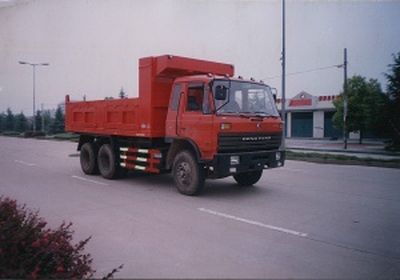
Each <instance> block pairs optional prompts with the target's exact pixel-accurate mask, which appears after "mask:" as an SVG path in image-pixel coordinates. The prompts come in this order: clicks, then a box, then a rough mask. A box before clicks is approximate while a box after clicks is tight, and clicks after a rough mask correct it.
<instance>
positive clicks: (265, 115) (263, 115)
mask: <svg viewBox="0 0 400 280" xmlns="http://www.w3.org/2000/svg"><path fill="white" fill-rule="evenodd" d="M253 113H254V114H256V116H258V117H262V118H266V117H271V118H278V116H275V115H272V114H268V113H266V112H263V111H256V112H253Z"/></svg>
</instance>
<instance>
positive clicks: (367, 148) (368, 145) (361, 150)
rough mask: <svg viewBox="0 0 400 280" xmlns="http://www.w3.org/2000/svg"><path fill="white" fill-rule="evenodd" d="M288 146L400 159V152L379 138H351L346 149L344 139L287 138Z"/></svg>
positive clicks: (383, 158) (324, 151)
mask: <svg viewBox="0 0 400 280" xmlns="http://www.w3.org/2000/svg"><path fill="white" fill-rule="evenodd" d="M286 147H287V149H288V150H291V151H294V152H304V153H307V152H313V153H325V154H326V153H328V154H334V155H348V156H354V157H359V158H373V159H379V160H393V159H400V152H397V153H396V152H389V151H386V150H385V145H384V143H383V142H382V141H378V140H369V139H366V140H363V144H358V140H349V142H348V145H347V149H344V144H343V140H342V139H340V140H327V139H304V138H287V139H286Z"/></svg>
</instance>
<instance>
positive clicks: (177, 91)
mask: <svg viewBox="0 0 400 280" xmlns="http://www.w3.org/2000/svg"><path fill="white" fill-rule="evenodd" d="M181 91H182V86H181V85H180V84H177V85H175V86H174V90H173V91H172V98H171V103H170V104H169V107H170V109H171V111H177V110H178V105H179V98H180V96H181Z"/></svg>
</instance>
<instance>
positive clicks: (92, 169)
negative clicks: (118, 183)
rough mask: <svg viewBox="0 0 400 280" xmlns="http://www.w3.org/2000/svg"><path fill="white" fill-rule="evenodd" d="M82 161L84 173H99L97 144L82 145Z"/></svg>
mask: <svg viewBox="0 0 400 280" xmlns="http://www.w3.org/2000/svg"><path fill="white" fill-rule="evenodd" d="M80 162H81V168H82V171H83V173H85V174H88V175H93V174H98V173H99V169H98V166H97V146H96V145H95V144H94V143H85V144H83V145H82V147H81V152H80Z"/></svg>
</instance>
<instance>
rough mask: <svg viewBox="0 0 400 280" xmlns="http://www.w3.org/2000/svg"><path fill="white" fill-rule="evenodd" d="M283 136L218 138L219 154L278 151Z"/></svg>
mask: <svg viewBox="0 0 400 280" xmlns="http://www.w3.org/2000/svg"><path fill="white" fill-rule="evenodd" d="M281 140H282V135H281V134H280V133H279V134H255V133H252V134H224V135H219V137H218V152H220V153H232V152H249V151H266V150H275V149H278V148H279V146H280V145H281Z"/></svg>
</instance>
